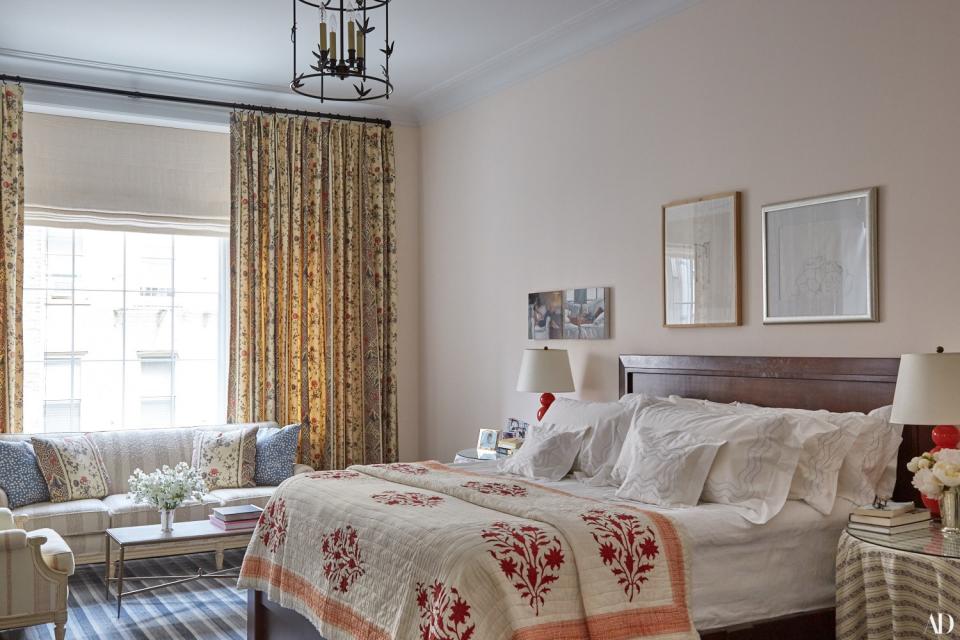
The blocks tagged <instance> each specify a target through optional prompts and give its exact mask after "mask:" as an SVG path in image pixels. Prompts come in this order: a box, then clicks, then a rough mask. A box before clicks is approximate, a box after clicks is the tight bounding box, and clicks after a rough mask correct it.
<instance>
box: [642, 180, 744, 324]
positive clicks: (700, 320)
mask: <svg viewBox="0 0 960 640" xmlns="http://www.w3.org/2000/svg"><path fill="white" fill-rule="evenodd" d="M740 200H741V197H740V192H739V191H727V192H724V193H716V194H713V195H709V196H703V197H699V198H688V199H686V200H676V201H674V202H669V203H667V204H665V205H663V207H661V218H660V230H661V254H660V258H661V259H660V268H661V276H662V278H661V281H662V282H661V284H662V296H663V297H662V302H663V326H664V327H669V328H690V327H736V326H740V324H741V323H742V319H741V300H740V279H741V274H740Z"/></svg>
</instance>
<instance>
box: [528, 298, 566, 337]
mask: <svg viewBox="0 0 960 640" xmlns="http://www.w3.org/2000/svg"><path fill="white" fill-rule="evenodd" d="M527 338H528V339H530V340H561V339H562V338H563V292H562V291H540V292H539V293H530V294H527Z"/></svg>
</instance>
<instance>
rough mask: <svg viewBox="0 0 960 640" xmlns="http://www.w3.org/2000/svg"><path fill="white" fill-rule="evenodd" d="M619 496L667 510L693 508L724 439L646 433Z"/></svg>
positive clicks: (667, 433) (677, 433) (668, 433)
mask: <svg viewBox="0 0 960 640" xmlns="http://www.w3.org/2000/svg"><path fill="white" fill-rule="evenodd" d="M639 435H640V440H641V443H640V449H641V451H640V453H639V455H637V456H636V457H634V458H633V460H632V462H631V464H630V467H629V468H628V469H627V472H626V478H625V479H624V481H623V484H621V485H620V488H619V489H617V493H616V495H617V497H618V498H623V499H625V500H637V501H639V502H645V503H647V504H656V505H660V506H663V507H693V506H696V504H697V502H698V501H699V500H700V494H701V493H702V492H703V485H704V483H705V482H706V480H707V476H708V475H709V473H710V468H711V467H712V466H713V460H714V458H715V457H716V455H717V451H718V450H719V449H720V447H722V446H723V444H724V441H722V440H699V439H697V438H696V437H695V436H694V435H692V434H690V433H685V432H677V431H671V432H665V433H654V432H642V433H640V434H639Z"/></svg>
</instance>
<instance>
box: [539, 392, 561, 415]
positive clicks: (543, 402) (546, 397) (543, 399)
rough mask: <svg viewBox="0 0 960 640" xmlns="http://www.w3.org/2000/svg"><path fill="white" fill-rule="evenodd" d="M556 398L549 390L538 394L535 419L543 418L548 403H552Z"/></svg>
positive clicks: (548, 405) (548, 406)
mask: <svg viewBox="0 0 960 640" xmlns="http://www.w3.org/2000/svg"><path fill="white" fill-rule="evenodd" d="M556 399H557V396H555V395H553V394H552V393H549V392H548V393H544V394H542V395H541V396H540V410H539V411H537V420H543V416H544V415H545V414H546V413H547V409H549V408H550V405H551V404H553V401H554V400H556Z"/></svg>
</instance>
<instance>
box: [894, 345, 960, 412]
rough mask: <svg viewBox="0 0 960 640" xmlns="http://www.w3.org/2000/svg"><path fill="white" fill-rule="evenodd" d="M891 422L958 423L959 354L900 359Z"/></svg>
mask: <svg viewBox="0 0 960 640" xmlns="http://www.w3.org/2000/svg"><path fill="white" fill-rule="evenodd" d="M890 422H893V423H895V424H916V425H938V424H951V425H957V424H960V353H905V354H903V355H902V356H900V371H899V373H898V374H897V390H896V392H894V395H893V412H892V414H891V415H890Z"/></svg>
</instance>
